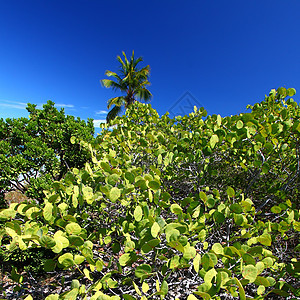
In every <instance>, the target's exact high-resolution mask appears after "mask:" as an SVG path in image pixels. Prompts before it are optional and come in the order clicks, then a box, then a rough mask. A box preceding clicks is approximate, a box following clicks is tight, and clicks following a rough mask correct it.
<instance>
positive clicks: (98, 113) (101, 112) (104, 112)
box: [95, 110, 108, 115]
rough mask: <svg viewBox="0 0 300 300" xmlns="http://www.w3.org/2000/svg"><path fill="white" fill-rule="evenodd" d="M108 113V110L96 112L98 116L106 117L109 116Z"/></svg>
mask: <svg viewBox="0 0 300 300" xmlns="http://www.w3.org/2000/svg"><path fill="white" fill-rule="evenodd" d="M107 113H108V111H106V110H99V111H96V113H95V114H96V115H105V114H107Z"/></svg>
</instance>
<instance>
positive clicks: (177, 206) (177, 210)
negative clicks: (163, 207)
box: [171, 204, 182, 215]
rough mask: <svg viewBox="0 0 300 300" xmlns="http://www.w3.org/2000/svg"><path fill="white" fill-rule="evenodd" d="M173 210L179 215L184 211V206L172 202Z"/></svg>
mask: <svg viewBox="0 0 300 300" xmlns="http://www.w3.org/2000/svg"><path fill="white" fill-rule="evenodd" d="M171 212H172V213H173V214H175V215H179V214H181V213H182V208H181V207H180V206H179V205H178V204H172V205H171Z"/></svg>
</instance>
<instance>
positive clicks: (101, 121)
mask: <svg viewBox="0 0 300 300" xmlns="http://www.w3.org/2000/svg"><path fill="white" fill-rule="evenodd" d="M93 123H94V127H97V128H99V127H100V124H101V123H106V120H102V119H101V120H93Z"/></svg>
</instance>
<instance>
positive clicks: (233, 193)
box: [226, 186, 235, 198]
mask: <svg viewBox="0 0 300 300" xmlns="http://www.w3.org/2000/svg"><path fill="white" fill-rule="evenodd" d="M226 192H227V195H228V196H229V197H231V198H233V197H234V196H235V191H234V189H233V188H232V187H230V186H229V187H228V188H227V191H226Z"/></svg>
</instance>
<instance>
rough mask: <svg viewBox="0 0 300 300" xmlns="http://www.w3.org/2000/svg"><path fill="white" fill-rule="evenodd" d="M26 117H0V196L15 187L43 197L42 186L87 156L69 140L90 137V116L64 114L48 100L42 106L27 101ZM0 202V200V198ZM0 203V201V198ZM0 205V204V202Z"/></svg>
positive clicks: (31, 194) (75, 165) (83, 162)
mask: <svg viewBox="0 0 300 300" xmlns="http://www.w3.org/2000/svg"><path fill="white" fill-rule="evenodd" d="M27 110H28V112H29V118H17V119H6V120H3V119H0V194H1V195H0V197H2V201H3V195H4V193H5V192H8V191H11V190H19V191H21V192H22V193H26V194H27V195H28V196H30V197H33V198H36V199H40V200H41V201H42V200H43V189H45V188H46V187H48V186H49V184H50V183H52V182H53V180H60V179H61V178H62V177H63V176H64V175H65V174H66V173H67V172H68V171H69V170H71V169H72V168H74V167H79V168H81V167H83V166H84V164H85V163H86V162H87V161H88V160H89V158H90V155H89V153H88V151H87V150H85V149H81V147H80V146H79V145H74V144H72V143H71V142H70V138H71V137H72V136H74V137H78V138H80V139H82V140H85V141H91V140H92V139H93V134H94V126H93V122H92V120H89V121H88V122H87V123H86V122H85V121H83V120H80V118H77V119H75V118H74V117H73V116H66V115H65V113H64V110H63V109H61V110H60V111H58V110H57V108H56V107H55V106H54V103H53V102H51V101H48V102H47V104H45V105H44V106H43V109H37V108H36V105H33V104H28V107H27ZM0 202H1V200H0ZM2 205H3V202H2ZM0 207H1V205H0Z"/></svg>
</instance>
